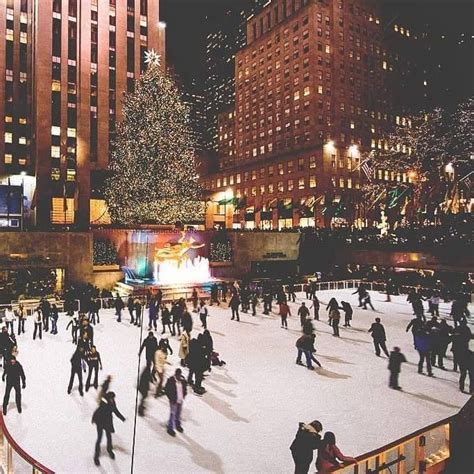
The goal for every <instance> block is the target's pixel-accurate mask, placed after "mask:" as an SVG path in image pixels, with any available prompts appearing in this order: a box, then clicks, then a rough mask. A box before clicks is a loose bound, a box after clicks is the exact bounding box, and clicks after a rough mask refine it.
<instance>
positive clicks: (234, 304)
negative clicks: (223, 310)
mask: <svg viewBox="0 0 474 474" xmlns="http://www.w3.org/2000/svg"><path fill="white" fill-rule="evenodd" d="M239 305H240V298H239V297H238V296H237V295H234V296H232V298H231V299H230V302H229V306H230V307H231V308H232V309H239Z"/></svg>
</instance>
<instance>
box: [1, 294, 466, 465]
mask: <svg viewBox="0 0 474 474" xmlns="http://www.w3.org/2000/svg"><path fill="white" fill-rule="evenodd" d="M350 293H351V291H350V290H338V291H322V292H320V293H318V296H319V298H320V300H321V301H322V305H321V317H322V321H321V322H318V323H316V329H317V338H316V347H317V358H318V359H319V360H320V362H321V363H322V365H323V369H317V370H316V371H314V372H311V371H309V370H307V369H306V368H305V367H301V366H298V365H296V364H295V358H296V349H295V341H296V339H297V338H298V337H299V335H300V327H299V318H298V317H297V316H296V312H297V307H298V306H299V302H300V301H302V298H303V296H302V295H298V300H297V303H296V304H293V303H291V304H290V306H291V309H292V313H293V316H292V317H291V318H289V330H288V331H286V330H284V329H281V328H280V321H279V317H278V316H277V315H276V314H273V315H271V316H264V315H262V314H259V315H258V316H256V317H252V316H250V315H242V316H241V322H240V323H239V322H236V321H231V320H230V310H229V309H227V308H223V307H221V308H219V309H218V308H216V307H215V306H213V307H210V308H209V312H210V316H209V318H208V325H209V328H210V330H211V332H212V335H213V338H214V345H215V348H216V350H217V352H219V353H220V354H221V356H222V358H223V359H224V360H225V361H226V362H227V365H226V366H225V367H223V368H219V367H216V368H213V370H212V373H211V375H210V376H208V377H207V378H206V379H205V380H204V384H203V385H204V387H205V388H206V389H207V393H206V394H205V395H204V396H202V397H199V396H196V395H194V394H193V393H190V394H189V395H188V397H187V398H186V400H185V405H184V413H183V427H184V429H185V432H184V433H183V434H179V433H178V434H177V437H176V438H171V437H170V436H169V435H168V434H167V433H166V428H165V425H166V421H167V418H168V403H167V400H166V398H159V399H155V398H153V397H151V398H149V399H148V409H147V415H146V417H145V418H138V424H137V443H136V457H135V466H134V467H135V472H137V473H152V472H153V473H157V472H158V473H165V472H166V473H181V472H182V473H200V472H214V473H224V472H225V473H280V472H281V473H286V472H292V467H293V464H292V459H291V455H290V451H289V449H288V447H289V445H290V444H291V442H292V440H293V437H294V435H295V432H296V429H297V426H298V422H299V421H308V422H309V421H312V420H314V419H319V420H320V421H321V422H322V423H323V426H324V429H325V430H330V431H334V432H335V433H336V436H337V440H338V445H339V447H340V448H341V450H342V452H343V453H345V454H347V455H354V456H356V455H360V454H363V453H364V452H367V451H369V450H372V449H374V448H377V447H379V446H381V445H383V444H386V443H388V442H390V441H393V440H395V439H397V438H399V437H401V436H404V435H406V434H409V433H411V432H413V431H416V430H417V429H419V428H421V427H423V426H426V425H428V424H430V423H433V422H436V421H438V420H440V419H442V418H445V417H447V416H450V415H453V414H455V413H456V412H457V411H459V409H460V408H461V407H462V406H463V405H464V404H465V403H466V402H467V400H468V396H467V395H465V394H462V393H460V392H459V391H458V387H457V379H458V374H455V373H453V372H443V371H441V370H439V369H434V373H435V376H436V378H428V377H427V376H421V375H418V374H417V373H416V364H415V363H416V361H417V353H416V352H415V350H414V349H413V346H412V335H411V333H408V334H407V333H405V327H406V325H407V323H408V322H409V320H410V319H411V318H412V311H411V306H410V305H408V303H406V301H405V299H406V297H401V296H400V297H392V302H391V303H386V302H385V295H383V294H379V293H374V292H372V300H373V303H374V306H375V308H376V310H377V312H373V311H371V310H367V311H364V310H361V309H358V308H356V306H357V298H356V295H353V296H351V295H350ZM331 296H335V297H336V298H337V299H338V301H341V300H346V301H350V302H351V303H352V304H353V306H354V309H355V311H354V319H353V322H352V323H353V328H350V329H345V328H343V327H341V338H340V339H337V338H334V337H333V336H332V335H331V334H332V331H331V328H330V327H329V326H328V324H327V313H326V311H325V309H324V307H323V304H324V303H327V302H328V301H329V298H330V297H331ZM307 304H308V305H310V302H308V303H307ZM449 306H450V305H447V304H443V303H442V304H441V316H443V315H444V316H445V315H447V314H448V308H449ZM274 310H276V307H274ZM261 311H262V308H261V307H260V308H259V310H258V312H259V313H261ZM124 315H125V321H122V323H117V322H116V321H115V318H114V316H113V311H112V310H103V311H102V312H101V324H99V325H97V326H96V327H95V342H96V345H97V347H98V350H99V352H100V353H101V356H102V361H103V364H104V370H103V371H102V372H101V373H100V382H101V381H102V380H103V379H104V378H105V376H106V375H107V374H113V376H114V381H113V384H112V387H111V388H112V390H113V391H114V392H116V394H117V397H116V401H117V405H118V407H119V409H120V410H121V412H122V413H123V414H124V416H125V417H126V418H127V420H126V422H125V423H122V422H121V421H120V420H118V419H115V420H114V423H115V431H116V433H115V435H114V445H115V453H116V460H115V461H112V460H111V459H110V458H109V457H108V455H107V453H106V450H105V439H104V440H103V447H102V457H101V463H102V466H101V467H100V468H97V467H95V466H94V463H93V451H94V443H95V437H96V430H95V425H92V424H91V416H92V413H93V411H94V409H95V408H96V406H97V401H96V398H97V393H96V391H95V390H94V389H92V390H90V391H89V392H88V393H86V394H85V396H84V397H81V396H80V395H79V393H78V390H77V384H76V385H75V388H74V390H73V393H72V394H71V395H68V394H67V393H66V389H67V384H68V380H69V370H70V363H69V359H70V357H71V355H72V352H73V349H74V346H73V344H72V343H71V336H70V332H69V331H68V332H66V331H65V326H66V324H67V322H68V317H67V316H65V315H61V317H60V320H59V334H58V335H57V336H52V335H50V334H48V333H46V335H44V338H43V340H42V341H39V340H36V341H32V332H33V322H32V320H29V321H28V322H27V328H26V329H27V333H26V335H22V336H20V337H19V349H20V352H19V355H18V360H19V361H20V362H21V363H22V364H23V366H24V369H25V372H26V378H27V388H26V390H25V391H24V392H23V414H21V415H19V414H18V413H17V411H16V408H15V404H14V396H13V393H12V396H11V398H10V405H9V411H8V414H7V416H6V423H7V426H8V427H9V429H10V431H11V433H12V435H13V436H14V438H15V439H16V440H17V442H18V443H19V444H20V445H21V446H22V447H23V448H24V449H25V450H26V451H27V452H28V453H30V454H31V455H32V456H34V457H35V458H37V459H38V461H40V462H42V463H43V464H45V465H46V466H48V467H50V468H52V469H53V470H55V471H56V472H60V473H66V472H68V473H86V472H96V471H98V470H100V471H102V472H113V473H119V472H124V473H125V472H130V463H131V446H132V443H131V441H132V434H133V415H134V407H135V390H134V387H135V384H136V375H137V354H138V348H139V329H137V328H136V327H135V326H130V324H129V322H128V314H126V311H124ZM377 316H379V317H381V318H382V323H383V324H384V325H385V329H386V332H387V337H388V341H387V346H388V348H389V349H391V348H392V347H393V346H394V345H398V346H400V347H401V349H402V352H403V353H404V354H405V355H406V356H407V359H408V360H409V363H408V364H404V365H403V367H402V373H401V377H400V383H401V386H402V387H403V392H397V391H394V390H390V389H389V388H388V387H387V384H388V370H387V359H386V358H385V357H382V358H378V357H376V356H375V354H374V351H373V346H372V339H371V337H370V335H369V334H368V333H367V329H368V328H369V326H370V324H371V323H372V322H373V320H374V318H375V317H377ZM194 317H195V330H194V331H193V335H194V336H196V335H197V334H198V329H200V323H199V322H198V320H197V318H196V315H194ZM15 326H16V324H15ZM143 334H144V337H145V336H146V328H145V329H144V331H143ZM170 342H171V345H172V347H173V349H174V351H175V352H174V354H173V355H172V356H170V358H169V361H170V362H171V364H172V365H170V366H169V368H168V374H171V373H172V371H174V368H176V367H178V366H179V360H178V356H177V352H178V341H177V339H176V338H171V339H170ZM449 356H451V353H449ZM143 359H144V357H143ZM142 362H144V360H142ZM447 367H449V368H452V362H451V361H448V362H447ZM185 372H186V375H187V371H185Z"/></svg>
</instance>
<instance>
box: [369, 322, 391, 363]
mask: <svg viewBox="0 0 474 474" xmlns="http://www.w3.org/2000/svg"><path fill="white" fill-rule="evenodd" d="M368 332H370V333H371V334H372V339H373V341H374V347H375V354H376V355H377V357H380V349H382V350H383V351H384V353H385V355H386V356H387V357H389V355H390V354H389V353H388V350H387V346H386V344H385V342H386V340H387V336H386V334H385V328H384V327H383V324H382V323H381V322H380V318H375V323H372V326H370V329H369V331H368Z"/></svg>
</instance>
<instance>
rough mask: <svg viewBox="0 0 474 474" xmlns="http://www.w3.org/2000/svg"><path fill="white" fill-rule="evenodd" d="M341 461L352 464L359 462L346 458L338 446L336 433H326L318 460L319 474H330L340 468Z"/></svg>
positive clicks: (319, 449)
mask: <svg viewBox="0 0 474 474" xmlns="http://www.w3.org/2000/svg"><path fill="white" fill-rule="evenodd" d="M339 461H341V462H343V463H347V464H351V463H355V462H357V459H355V458H352V457H350V456H344V454H342V453H341V451H340V449H339V448H338V447H337V445H336V436H335V435H334V433H331V432H330V431H326V433H324V438H323V439H322V440H321V443H320V445H319V448H318V458H317V459H316V467H317V469H318V474H330V473H331V472H333V471H334V468H337V467H340V465H339Z"/></svg>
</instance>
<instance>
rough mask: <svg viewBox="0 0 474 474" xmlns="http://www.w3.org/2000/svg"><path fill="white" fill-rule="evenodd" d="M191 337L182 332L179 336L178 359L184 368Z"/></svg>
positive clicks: (186, 332)
mask: <svg viewBox="0 0 474 474" xmlns="http://www.w3.org/2000/svg"><path fill="white" fill-rule="evenodd" d="M190 339H191V336H190V335H189V333H188V331H183V333H182V334H181V336H179V352H178V357H179V358H180V359H181V365H182V366H183V367H184V366H185V365H186V357H188V354H189V341H190Z"/></svg>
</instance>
